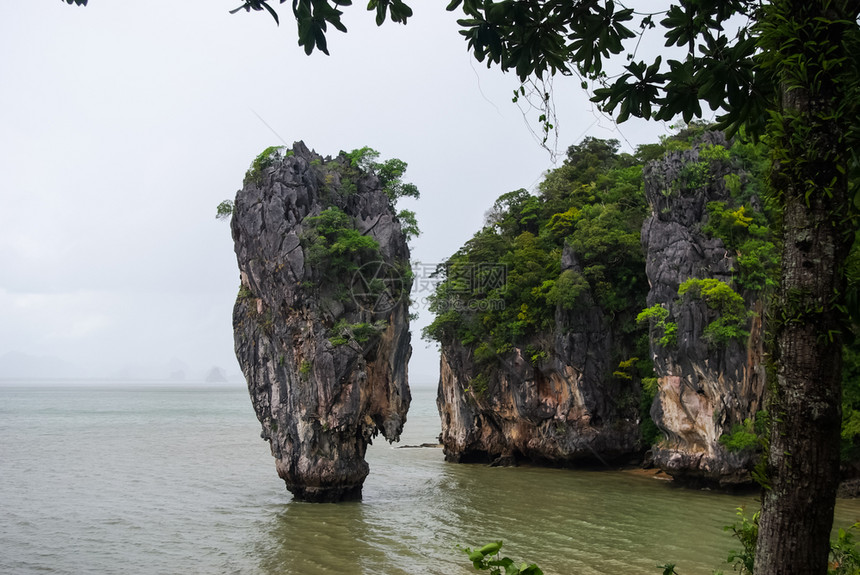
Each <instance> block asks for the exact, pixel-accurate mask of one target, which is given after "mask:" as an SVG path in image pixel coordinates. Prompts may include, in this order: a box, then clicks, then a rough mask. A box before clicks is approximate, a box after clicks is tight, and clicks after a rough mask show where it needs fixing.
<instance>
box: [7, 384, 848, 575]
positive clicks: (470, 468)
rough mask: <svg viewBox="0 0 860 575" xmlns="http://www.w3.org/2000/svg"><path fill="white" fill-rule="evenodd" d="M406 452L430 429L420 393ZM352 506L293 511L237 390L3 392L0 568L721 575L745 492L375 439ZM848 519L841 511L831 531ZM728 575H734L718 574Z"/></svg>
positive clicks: (431, 419)
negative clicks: (507, 560) (532, 566)
mask: <svg viewBox="0 0 860 575" xmlns="http://www.w3.org/2000/svg"><path fill="white" fill-rule="evenodd" d="M413 394H414V397H415V398H414V401H413V406H412V409H411V410H410V414H409V420H408V422H407V426H406V430H405V433H404V441H403V443H405V444H419V443H423V442H429V441H433V440H434V438H435V436H436V435H437V434H438V432H439V424H438V417H437V416H436V413H435V405H434V398H435V392H434V390H432V389H420V388H419V389H415V390H414V391H413ZM368 460H369V462H370V465H371V474H370V476H369V477H368V479H367V482H366V483H365V489H364V499H363V501H361V502H356V503H348V504H337V505H333V504H326V505H314V504H306V503H298V502H293V501H291V500H290V496H289V493H288V492H287V491H286V490H285V489H284V486H283V483H282V482H281V481H280V480H279V479H278V478H277V476H276V474H275V470H274V462H273V460H272V458H271V456H270V455H269V452H268V446H267V445H266V443H265V442H263V441H262V440H260V438H259V425H258V424H257V422H256V419H255V418H254V415H253V411H252V409H251V406H250V400H249V399H248V397H247V393H246V392H245V390H244V389H241V388H228V387H220V388H211V387H203V386H200V387H188V386H186V387H181V388H176V387H151V386H150V387H146V386H123V387H118V386H104V385H103V386H98V387H94V386H84V385H76V386H71V387H48V386H36V387H32V386H31V387H20V386H10V385H7V386H4V387H0V477H2V481H0V510H2V513H0V573H12V574H17V573H27V574H29V573H69V574H82V573H99V574H108V573H123V574H127V573H165V574H169V573H195V574H220V573H236V574H245V573H248V574H297V575H299V574H301V575H315V574H324V573H349V574H355V573H382V574H410V575H413V574H418V573H421V574H425V573H432V574H443V573H445V574H451V573H454V574H465V573H470V572H473V571H471V568H470V567H469V564H468V562H467V561H466V557H465V555H463V554H461V552H460V551H458V550H457V549H456V546H457V545H458V544H462V545H482V544H484V543H486V542H489V541H491V540H495V539H503V540H504V541H505V549H504V551H506V552H507V553H508V554H510V555H511V556H512V557H513V558H515V559H528V560H531V561H536V562H538V564H539V565H540V566H541V567H542V568H543V569H544V571H545V572H546V573H548V574H553V573H555V574H568V573H580V574H586V575H587V574H597V573H606V574H619V573H625V574H630V573H632V574H638V573H642V574H646V573H652V574H658V573H660V571H659V570H658V569H657V568H656V565H657V564H658V563H663V562H666V561H672V562H675V563H677V564H678V569H679V571H680V572H681V573H683V574H684V575H688V574H697V573H700V574H709V573H711V572H712V571H713V570H714V569H715V568H721V569H725V568H726V565H725V563H724V560H725V557H726V555H727V553H728V550H729V549H731V548H732V547H733V546H734V541H733V540H732V538H731V537H730V535H729V534H727V533H725V532H724V531H723V529H722V527H723V526H724V525H726V524H728V523H731V522H732V521H733V520H734V513H735V508H736V507H739V506H746V507H747V508H749V509H750V510H752V509H753V508H754V507H755V506H756V502H755V497H752V496H730V495H725V494H719V493H712V492H706V491H692V490H685V489H678V488H675V487H673V486H672V485H671V484H669V483H667V482H663V481H659V480H656V479H653V478H650V477H643V476H639V475H636V474H633V473H630V472H621V471H601V472H596V471H569V470H558V469H542V468H534V467H519V468H489V467H485V466H480V465H453V464H446V463H445V462H444V461H443V460H442V453H441V451H440V450H438V449H398V448H394V447H391V446H389V445H388V444H386V443H383V442H377V443H376V444H374V445H373V446H372V447H371V448H370V449H369V451H368ZM858 519H860V503H858V502H856V501H840V503H839V506H838V509H837V524H838V525H849V524H851V523H853V522H855V521H857V520H858ZM726 571H727V572H729V571H730V568H727V569H726Z"/></svg>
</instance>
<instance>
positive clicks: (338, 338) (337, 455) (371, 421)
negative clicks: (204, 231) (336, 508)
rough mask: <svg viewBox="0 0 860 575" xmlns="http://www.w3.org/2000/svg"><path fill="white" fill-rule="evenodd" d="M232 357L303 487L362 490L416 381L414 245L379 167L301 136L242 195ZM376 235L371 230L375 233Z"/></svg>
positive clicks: (291, 483)
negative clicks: (318, 147)
mask: <svg viewBox="0 0 860 575" xmlns="http://www.w3.org/2000/svg"><path fill="white" fill-rule="evenodd" d="M231 226H232V232H233V240H234V243H235V251H236V258H237V260H238V264H239V270H240V278H241V287H240V291H239V296H238V298H237V300H236V304H235V307H234V310H233V331H234V339H235V349H236V357H237V358H238V360H239V364H240V366H241V368H242V371H243V373H244V375H245V378H246V380H247V383H248V390H249V392H250V395H251V400H252V402H253V405H254V410H255V411H256V414H257V418H258V419H259V421H260V423H261V424H262V437H263V439H265V440H267V441H268V442H269V443H270V444H271V451H272V455H273V456H274V457H275V459H276V468H277V472H278V475H279V476H280V477H281V478H283V480H284V481H285V482H286V485H287V488H288V489H289V490H290V491H291V492H292V493H293V495H294V497H296V498H298V499H303V500H308V501H338V500H342V499H351V498H357V497H360V494H361V488H362V484H363V482H364V479H365V477H366V476H367V474H368V471H369V467H368V464H367V462H365V460H364V455H365V450H366V448H367V445H368V444H369V443H370V442H371V440H372V439H373V438H374V437H375V436H377V434H378V433H382V435H383V436H384V437H385V438H386V439H388V440H389V441H395V440H397V439H398V438H399V436H400V432H401V430H402V428H403V424H404V422H405V420H406V412H407V409H408V407H409V402H410V393H409V387H408V383H407V362H408V360H409V356H410V354H411V346H410V333H409V325H408V304H409V302H408V294H409V289H410V282H411V280H410V279H409V277H410V276H409V275H408V274H404V273H402V272H403V271H404V270H408V269H409V250H408V247H407V245H406V241H405V237H404V235H403V233H402V231H401V227H400V223H399V222H398V220H397V218H396V216H395V213H394V211H393V208H392V206H391V202H390V200H389V198H388V196H387V195H386V194H385V193H384V192H383V191H382V189H381V185H380V182H379V180H378V178H377V177H376V176H374V175H373V174H370V173H365V172H363V171H361V170H359V169H357V168H356V167H355V166H354V165H353V163H352V162H351V161H350V159H349V158H347V157H345V156H344V155H343V154H341V156H339V157H337V158H335V159H328V158H322V157H320V156H319V155H317V154H316V153H314V152H312V151H310V150H309V149H308V148H307V147H306V146H305V145H304V144H303V143H302V142H298V143H296V144H294V145H293V147H292V149H289V150H285V151H279V150H272V149H270V150H267V153H264V154H263V155H261V156H260V157H259V158H258V159H257V161H255V163H254V166H252V169H251V170H250V171H249V173H248V174H247V175H246V178H245V183H244V187H243V188H242V189H241V190H240V191H239V192H238V193H237V195H236V200H235V205H234V212H233V218H232V223H231ZM368 238H372V240H373V241H369V240H368Z"/></svg>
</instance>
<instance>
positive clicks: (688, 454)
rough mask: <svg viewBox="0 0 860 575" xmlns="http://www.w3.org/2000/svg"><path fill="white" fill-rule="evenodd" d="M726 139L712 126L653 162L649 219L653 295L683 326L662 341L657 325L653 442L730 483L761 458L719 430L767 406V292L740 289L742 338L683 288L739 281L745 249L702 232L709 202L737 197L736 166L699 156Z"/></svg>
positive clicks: (659, 454)
mask: <svg viewBox="0 0 860 575" xmlns="http://www.w3.org/2000/svg"><path fill="white" fill-rule="evenodd" d="M720 147H722V148H727V147H728V144H727V142H726V140H725V137H724V136H723V135H722V134H721V133H715V132H711V133H706V134H705V135H704V137H703V139H702V141H701V142H700V143H699V144H698V145H697V146H695V147H694V148H693V149H690V150H686V151H677V152H671V153H669V154H667V155H666V157H665V158H663V159H662V160H659V161H655V162H652V163H650V164H649V165H647V166H646V168H645V170H644V173H643V175H644V180H645V195H646V197H647V199H648V202H649V204H650V205H651V210H652V214H651V216H650V217H649V218H648V219H647V220H646V221H645V224H644V226H643V228H642V245H643V247H644V248H645V251H646V274H647V276H648V281H649V284H650V286H651V289H650V291H649V293H648V300H647V303H648V305H649V306H654V305H657V306H662V307H663V309H665V310H666V311H667V312H668V314H667V317H666V321H667V322H670V323H671V324H673V325H674V329H676V336H675V338H674V339H675V341H673V342H671V343H668V342H665V340H664V344H661V343H660V339H661V336H663V335H664V333H663V332H662V331H660V330H657V331H658V332H657V333H655V330H654V329H652V334H651V353H652V359H653V361H654V369H655V371H656V374H657V378H658V390H657V394H656V397H655V400H654V404H653V406H652V408H651V418H652V419H653V420H654V423H656V424H657V426H658V427H659V428H660V430H661V431H662V432H663V434H664V439H663V441H661V442H660V443H658V444H657V445H655V446H654V447H653V455H654V463H655V464H656V465H657V466H658V467H660V468H661V469H663V470H664V471H666V472H667V473H669V474H671V475H672V476H674V478H675V479H676V480H679V481H680V482H682V483H686V484H692V485H702V486H706V485H716V486H721V487H729V486H734V485H740V484H745V483H750V482H751V477H750V470H751V468H752V467H753V464H754V463H755V461H756V459H757V454H756V453H755V452H754V451H751V450H748V451H741V452H732V451H730V450H728V449H726V447H725V446H724V445H722V444H721V443H720V438H721V437H722V436H723V435H724V434H727V433H730V432H731V431H732V429H733V428H734V427H735V426H738V425H741V424H742V423H743V422H744V421H745V420H748V419H754V418H755V415H756V413H757V412H758V411H759V410H761V409H763V406H762V402H763V395H764V390H765V365H764V359H763V325H762V315H763V307H764V305H763V300H762V295H761V294H760V293H759V292H758V291H755V290H741V291H742V295H743V299H744V302H743V307H744V308H745V309H746V310H747V315H748V319H747V320H746V322H745V325H743V326H741V327H742V328H743V331H740V332H739V333H741V334H742V337H734V338H727V340H726V341H722V342H715V341H713V339H712V340H711V341H709V338H708V326H709V325H716V324H713V323H712V322H714V321H715V319H719V312H718V310H715V309H713V305H709V304H708V303H707V302H706V301H705V299H704V298H701V297H700V298H690V297H679V287H680V286H681V284H682V283H683V282H685V281H687V280H690V279H693V280H697V279H698V280H719V281H720V282H722V283H724V284H725V285H726V286H728V285H736V284H737V281H736V279H737V277H736V276H737V273H738V261H737V256H738V254H737V253H735V252H733V251H732V250H730V249H729V248H728V247H727V246H726V245H725V244H724V242H723V241H722V240H721V239H720V238H718V237H709V235H708V234H706V233H705V232H704V231H703V223H704V222H707V221H708V204H709V203H711V202H729V203H730V202H731V201H732V199H731V194H730V192H729V190H728V189H727V186H726V176H727V175H729V174H731V173H732V167H731V166H730V165H729V163H728V162H725V163H721V162H720V161H714V160H710V161H707V162H706V163H704V164H702V159H701V157H700V152H701V151H702V150H703V149H710V150H713V149H720ZM697 166H706V167H707V170H702V172H701V174H698V175H697V173H696V172H694V171H693V170H692V169H691V168H695V167H697ZM694 180H695V181H694ZM741 213H743V212H741ZM711 285H715V284H711ZM726 293H728V292H726ZM738 297H740V296H738ZM750 312H751V313H750Z"/></svg>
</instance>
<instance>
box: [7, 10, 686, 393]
mask: <svg viewBox="0 0 860 575" xmlns="http://www.w3.org/2000/svg"><path fill="white" fill-rule="evenodd" d="M236 4H238V1H237V0H229V1H227V0H224V1H217V2H212V1H211V0H185V1H183V2H175V1H168V0H152V1H149V2H146V3H140V2H137V3H130V2H106V1H99V0H92V1H91V2H90V6H88V7H86V8H78V7H74V6H68V5H66V4H65V3H64V2H59V1H48V0H42V1H28V2H3V3H0V52H2V54H3V55H2V57H0V78H3V84H4V88H5V89H4V90H2V91H0V200H2V205H3V225H2V226H0V269H2V270H3V273H2V275H0V378H15V377H111V378H114V379H129V378H130V379H135V378H158V379H163V378H169V377H173V378H174V379H180V378H182V377H184V378H185V379H186V380H196V379H200V378H202V377H204V376H205V374H207V373H208V372H209V370H210V369H211V368H212V367H213V366H218V367H220V368H222V370H223V372H224V374H225V375H228V376H230V375H231V374H232V375H233V376H236V375H237V374H238V366H237V365H236V362H235V359H234V357H233V352H232V330H231V321H230V314H231V309H232V304H233V300H234V298H235V295H236V290H237V288H238V273H237V269H236V262H235V258H234V255H233V251H232V250H233V247H232V241H231V238H230V232H229V227H228V226H227V225H225V224H224V223H222V222H217V221H216V220H215V218H214V214H215V206H216V205H217V204H218V203H219V202H220V201H221V200H223V199H226V198H232V197H233V196H234V194H235V192H236V190H237V189H238V188H239V187H240V186H241V183H242V177H243V174H244V172H245V170H246V169H247V168H248V166H249V164H250V162H251V161H252V159H253V158H254V157H255V156H256V155H257V154H259V153H260V151H262V150H263V149H264V148H265V147H267V146H270V145H275V144H283V143H292V142H293V141H294V140H298V139H302V140H304V141H305V142H306V143H307V144H308V146H309V147H311V148H314V149H316V150H317V151H318V152H320V153H322V154H324V155H334V154H337V152H338V151H339V150H341V149H344V150H350V149H354V148H358V147H361V146H364V145H369V146H371V147H374V148H376V149H378V150H379V151H380V152H381V153H382V157H383V158H386V157H399V158H401V159H403V160H405V161H407V162H408V163H409V170H408V172H407V177H406V179H407V180H408V181H412V182H414V183H415V184H416V185H417V186H418V187H419V189H420V190H421V192H422V198H421V199H420V201H417V202H405V203H404V205H403V207H407V208H410V209H414V210H415V211H416V212H417V214H418V218H419V224H420V225H421V228H422V230H423V234H422V236H421V237H420V238H418V239H417V240H415V241H414V242H413V246H414V249H413V256H414V259H415V260H416V261H420V262H424V263H425V264H434V263H436V262H439V261H443V260H444V258H445V257H447V256H448V255H450V254H451V253H453V252H454V251H455V250H456V249H457V248H458V247H459V246H460V245H462V243H463V242H464V241H465V240H466V239H468V238H469V237H470V236H471V235H472V234H473V233H474V232H475V231H476V230H477V229H478V228H479V227H480V226H481V224H482V218H483V214H484V212H485V211H486V210H487V209H488V208H489V207H490V205H491V204H492V202H493V201H494V200H495V198H496V197H498V196H499V195H501V194H503V193H505V192H508V191H511V190H515V189H518V188H527V189H534V187H535V186H536V184H537V183H538V182H539V181H540V178H541V175H542V173H543V172H544V171H545V170H546V169H548V168H551V167H552V163H551V158H550V156H549V154H547V152H545V151H544V150H542V149H541V147H540V146H539V145H538V143H537V142H536V141H535V139H534V138H533V136H532V135H531V133H530V131H529V126H528V123H527V122H526V121H525V120H524V117H523V114H522V112H521V111H520V109H518V107H517V106H516V105H514V104H513V103H511V95H512V92H513V90H514V89H515V88H517V87H518V85H519V84H518V82H517V81H516V79H515V78H514V77H513V76H512V75H504V74H502V73H500V72H499V71H498V70H495V69H493V70H487V69H486V68H485V67H484V66H483V65H481V64H479V63H477V62H474V61H473V60H472V59H471V57H470V55H469V54H468V53H467V51H466V45H465V42H464V41H463V40H462V39H461V38H460V36H459V35H458V34H457V26H456V24H455V18H456V16H455V15H452V14H448V13H446V12H445V11H444V4H445V3H444V2H443V3H432V2H431V3H427V2H425V3H413V4H415V6H414V9H415V16H414V18H413V19H412V20H411V21H410V24H409V25H408V26H406V27H403V26H398V25H390V24H387V25H385V26H383V27H382V28H377V27H376V26H375V25H374V23H373V16H372V14H369V13H366V12H365V11H364V10H363V9H362V7H361V6H357V7H353V8H352V9H348V10H347V13H346V16H345V22H346V24H347V26H348V27H349V29H350V31H349V33H348V34H347V35H343V34H339V33H337V32H332V33H331V34H330V39H329V47H330V51H331V53H332V56H331V57H326V56H324V55H322V54H314V55H313V56H312V57H307V56H305V55H304V53H303V51H302V50H301V49H300V48H299V47H298V46H297V45H296V35H295V30H294V27H293V25H292V23H291V22H290V18H289V17H288V13H287V12H284V13H283V14H282V25H281V26H280V27H277V26H275V24H274V22H273V21H272V19H271V18H269V17H268V16H267V15H266V14H264V13H252V14H245V13H244V12H243V13H241V14H236V15H233V16H231V15H229V14H228V10H229V9H231V8H234V7H235V5H236ZM282 8H283V9H284V10H289V4H287V5H284V6H282ZM555 92H556V97H557V103H558V113H559V122H558V125H559V126H560V136H559V144H558V147H559V150H561V151H563V150H564V149H565V148H566V147H567V146H568V145H570V144H572V143H575V142H577V141H579V140H581V138H582V137H584V136H586V135H590V136H595V137H602V138H618V139H619V140H621V141H622V144H623V146H624V147H625V148H626V149H628V150H629V149H631V146H635V145H636V144H638V143H642V142H646V141H652V140H654V139H655V138H656V137H657V136H658V135H659V134H663V133H667V132H669V131H670V129H669V128H668V126H666V125H664V124H661V123H650V124H644V123H634V122H630V123H627V124H623V125H621V128H620V131H619V129H618V128H617V127H616V126H615V125H614V124H613V123H612V122H611V121H610V120H609V119H607V118H605V117H604V116H602V115H600V114H598V113H596V112H595V111H594V109H593V107H592V106H591V104H589V103H588V101H587V96H586V95H585V94H584V93H583V92H582V91H581V90H580V88H579V82H578V80H576V79H561V78H560V79H558V80H557V81H556V84H555ZM528 117H530V118H531V120H532V123H533V124H534V120H535V116H534V114H531V115H530V116H528ZM419 279H421V278H420V277H419ZM421 285H426V284H421ZM414 295H416V296H418V301H419V302H420V301H421V298H422V297H424V296H426V295H427V292H425V293H416V294H414ZM418 311H419V312H420V318H419V321H418V322H417V325H416V326H415V328H414V329H413V332H414V334H415V336H416V337H415V338H414V340H413V345H414V347H415V352H414V355H413V361H412V364H411V367H410V370H411V374H412V375H413V378H414V379H415V380H416V381H420V382H433V381H434V380H435V378H436V373H437V370H438V355H437V353H436V350H435V348H434V346H431V345H429V344H427V343H425V342H422V341H420V340H419V339H418V337H417V334H418V333H419V332H420V328H421V327H422V326H423V325H426V323H427V322H428V320H429V316H428V314H427V312H426V310H425V309H423V308H422V309H419V310H418Z"/></svg>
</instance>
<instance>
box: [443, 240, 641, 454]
mask: <svg viewBox="0 0 860 575" xmlns="http://www.w3.org/2000/svg"><path fill="white" fill-rule="evenodd" d="M562 270H573V271H578V270H579V265H578V264H577V261H576V257H575V254H574V252H573V250H572V249H571V248H570V247H569V246H568V247H565V248H564V251H563V254H562ZM583 297H584V298H585V301H583V302H582V305H581V306H580V309H578V310H577V311H576V312H569V311H565V310H563V309H562V307H561V306H558V307H557V309H556V315H555V325H556V327H555V329H554V330H553V332H552V333H550V334H546V335H545V336H544V337H543V338H542V339H543V340H544V341H538V340H537V339H536V340H535V341H534V342H533V343H534V344H535V345H534V346H533V347H535V348H536V347H538V346H541V347H542V348H543V349H547V348H549V349H550V350H551V351H550V352H549V353H546V354H542V355H543V357H539V358H534V357H533V355H534V354H532V353H530V352H529V351H528V350H529V347H530V346H522V347H514V348H513V349H512V350H511V351H509V352H507V353H505V354H503V355H499V356H498V357H497V358H496V359H495V361H496V367H495V368H494V369H493V370H492V372H491V375H490V376H488V377H486V379H483V378H481V377H480V376H479V371H480V370H479V369H478V367H477V366H476V363H475V360H474V349H473V348H471V347H468V346H464V345H462V344H461V343H458V342H449V343H443V344H442V349H441V368H440V380H439V392H438V397H437V401H436V403H437V407H438V409H439V414H440V416H441V418H442V434H441V441H442V444H443V447H444V451H445V458H446V459H447V460H448V461H454V462H476V461H488V462H495V463H497V464H510V463H514V462H515V461H516V460H517V459H519V458H525V459H528V460H531V461H534V462H539V463H549V464H553V465H570V464H575V463H576V462H582V461H587V462H604V463H605V462H607V461H608V460H613V459H617V458H619V457H622V456H625V455H628V454H630V453H632V452H635V451H636V450H637V447H638V437H639V431H638V421H637V407H638V387H637V386H634V385H633V383H632V382H628V381H625V380H618V379H616V378H613V377H612V369H613V367H614V364H612V363H611V358H612V357H613V333H612V329H611V327H610V325H609V322H608V321H607V318H606V317H605V316H604V313H603V312H602V311H601V309H600V308H599V307H598V306H597V305H596V304H595V303H594V302H593V301H592V300H591V298H590V296H588V295H587V294H586V295H585V296H583Z"/></svg>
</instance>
